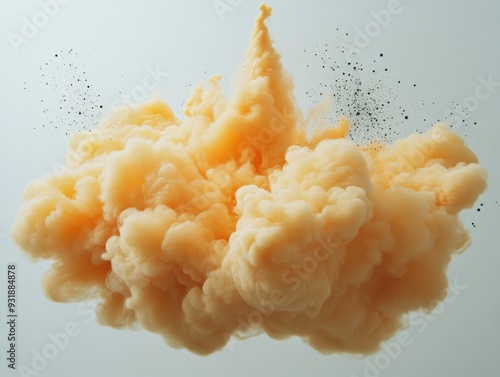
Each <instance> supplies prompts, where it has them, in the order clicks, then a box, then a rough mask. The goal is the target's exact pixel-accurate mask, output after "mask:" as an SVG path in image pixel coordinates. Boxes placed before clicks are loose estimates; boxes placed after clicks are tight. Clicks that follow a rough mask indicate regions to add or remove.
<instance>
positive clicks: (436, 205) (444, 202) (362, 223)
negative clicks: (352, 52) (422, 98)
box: [13, 5, 486, 354]
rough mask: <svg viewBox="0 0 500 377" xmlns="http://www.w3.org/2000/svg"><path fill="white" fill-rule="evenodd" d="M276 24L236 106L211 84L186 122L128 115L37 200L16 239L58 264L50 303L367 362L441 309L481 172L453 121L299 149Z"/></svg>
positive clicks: (191, 344) (191, 341) (40, 184)
mask: <svg viewBox="0 0 500 377" xmlns="http://www.w3.org/2000/svg"><path fill="white" fill-rule="evenodd" d="M270 12H271V8H270V7H267V6H264V5H262V6H261V8H260V15H259V16H258V18H257V20H256V23H255V27H254V31H253V35H252V38H251V43H250V46H249V49H248V53H247V62H246V66H245V70H244V72H243V74H242V75H243V77H242V79H241V82H240V84H239V86H238V88H237V92H236V94H235V95H234V97H233V98H230V99H225V98H223V96H222V94H221V91H220V89H219V86H218V84H217V82H218V80H219V78H218V77H214V78H212V79H210V80H209V82H208V83H207V84H206V85H205V86H202V87H200V88H199V89H197V90H196V91H195V92H194V94H193V96H192V98H191V99H190V100H189V101H188V102H187V105H186V109H185V116H184V119H183V120H179V119H178V118H176V117H175V116H174V114H173V112H172V110H171V109H170V108H169V107H168V106H167V105H166V104H165V103H163V102H153V103H150V104H146V105H143V106H140V107H138V108H131V109H125V110H124V112H122V113H119V114H115V115H114V116H113V118H112V119H111V121H109V122H106V124H103V125H102V126H101V127H100V128H99V129H98V130H96V131H93V132H91V133H88V134H78V135H75V136H74V137H73V138H72V140H71V150H72V152H71V153H70V156H71V158H70V156H68V166H69V168H68V169H66V170H65V171H64V172H62V173H61V174H59V175H53V176H49V177H46V178H42V179H40V180H37V181H35V182H32V183H31V184H30V185H29V186H28V188H27V190H26V193H25V202H24V204H23V206H22V208H21V209H20V211H19V215H18V218H17V221H16V223H15V225H14V228H13V236H14V238H15V240H16V241H17V243H18V244H19V245H20V246H21V247H22V249H24V250H25V251H26V252H28V253H29V254H30V255H31V256H32V257H33V258H34V259H52V260H53V261H54V263H53V265H52V268H51V269H50V271H49V272H48V273H47V275H46V277H45V279H44V281H43V285H44V289H45V292H46V293H47V295H48V297H49V298H51V299H52V300H55V301H60V302H72V301H76V300H87V299H98V300H99V301H100V305H99V306H98V308H97V311H98V313H97V314H98V318H99V320H100V322H101V323H102V324H105V325H109V326H113V327H117V328H120V327H127V326H133V325H137V324H138V325H140V326H141V327H143V328H145V329H147V330H149V331H152V332H155V333H158V334H160V335H162V336H163V337H164V338H165V340H166V342H167V343H168V344H169V345H171V346H172V347H175V348H182V347H184V348H187V349H189V350H191V351H193V352H196V353H199V354H208V353H211V352H214V351H215V350H217V349H220V348H221V347H223V346H224V345H225V344H226V343H227V342H228V340H229V339H230V338H231V337H232V336H236V337H245V336H250V335H253V334H255V333H256V331H257V332H260V331H264V332H265V333H267V334H268V335H269V336H271V337H273V338H276V339H282V338H286V337H289V336H300V337H303V338H304V339H305V340H306V341H307V342H309V344H310V345H311V346H312V347H314V348H316V349H317V350H318V351H321V352H325V353H329V352H354V353H365V354H366V353H370V352H374V351H375V350H376V349H377V348H378V347H379V345H380V343H381V342H382V341H384V340H386V339H388V338H390V337H391V336H392V335H394V334H395V332H396V331H397V330H398V329H399V328H400V327H401V326H402V322H403V321H402V319H403V317H404V315H405V314H406V313H408V312H410V311H412V310H419V309H431V308H432V306H433V305H435V304H436V302H437V301H436V300H439V299H442V297H441V294H442V292H443V290H444V289H446V286H447V277H446V269H447V266H448V263H449V262H450V259H451V256H452V255H453V254H455V253H457V252H458V251H461V250H463V249H464V248H465V247H466V246H467V245H468V242H469V236H468V233H467V231H466V230H465V229H464V228H463V226H462V224H461V222H460V220H459V219H458V217H457V216H458V214H459V212H460V211H461V210H462V209H464V208H470V207H471V206H472V205H473V203H474V201H475V200H476V199H477V197H478V195H480V194H481V193H482V192H483V191H484V190H485V188H486V172H485V170H484V169H483V168H481V167H480V166H479V165H478V161H477V158H476V156H475V155H474V154H473V153H472V152H471V151H470V150H468V149H467V147H466V146H465V145H464V141H463V140H462V139H461V137H460V136H458V135H457V134H455V133H453V132H451V131H449V130H448V129H447V127H446V126H445V125H436V126H434V127H432V128H431V129H430V130H429V131H428V132H426V133H425V134H423V135H412V136H410V137H408V138H406V139H404V140H400V141H398V142H396V143H395V144H394V145H390V146H384V145H377V144H371V145H368V146H357V145H355V144H354V143H352V142H351V141H349V140H348V139H347V133H348V128H349V125H348V122H347V120H345V119H344V120H340V121H339V124H337V125H336V126H335V127H333V126H332V127H329V128H326V129H325V130H323V131H318V132H316V134H314V135H313V136H312V137H309V136H308V135H306V132H305V128H306V127H305V125H304V121H303V120H302V119H303V118H302V117H301V115H300V112H299V110H298V109H297V108H296V105H295V100H294V96H293V92H292V90H293V85H292V80H291V78H290V76H288V75H287V74H286V73H285V72H284V71H283V69H282V66H281V63H280V55H279V54H278V53H277V52H276V51H275V50H274V49H273V46H272V42H271V39H270V36H269V33H268V29H267V27H266V26H265V24H264V21H265V20H266V18H268V16H269V15H270ZM75 155H76V156H78V157H79V158H74V156H75Z"/></svg>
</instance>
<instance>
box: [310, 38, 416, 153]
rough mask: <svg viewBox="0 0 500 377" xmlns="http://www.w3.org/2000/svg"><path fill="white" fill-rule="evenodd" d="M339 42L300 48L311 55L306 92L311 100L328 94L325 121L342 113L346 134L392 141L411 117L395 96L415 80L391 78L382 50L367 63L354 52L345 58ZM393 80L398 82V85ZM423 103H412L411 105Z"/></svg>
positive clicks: (362, 141)
mask: <svg viewBox="0 0 500 377" xmlns="http://www.w3.org/2000/svg"><path fill="white" fill-rule="evenodd" d="M339 45H340V44H336V45H335V46H334V47H333V48H331V47H329V45H328V44H325V45H323V46H319V45H317V46H316V48H315V49H314V50H313V51H308V50H304V53H306V54H307V55H308V56H309V57H311V56H312V60H311V61H310V62H309V64H307V65H306V68H307V69H308V71H309V72H308V75H309V76H311V77H312V80H311V82H312V83H314V86H313V87H311V88H309V89H308V90H307V91H306V95H307V96H308V97H309V98H310V99H311V100H312V101H313V102H315V103H319V102H321V101H322V100H324V98H326V97H327V96H330V97H331V98H332V100H333V104H332V110H331V112H330V113H329V114H328V121H329V122H331V123H335V122H336V120H337V118H338V117H339V116H346V117H347V118H348V119H349V120H350V122H351V131H350V137H351V138H352V139H353V140H354V141H355V142H357V143H359V144H366V143H369V142H371V141H374V140H377V141H379V142H382V143H391V142H393V141H394V140H396V139H397V138H399V137H401V133H400V130H401V126H403V125H405V122H409V121H410V120H411V117H410V115H409V112H408V110H407V109H406V108H405V107H404V106H403V105H402V103H401V101H399V100H398V99H399V96H407V91H408V90H409V89H411V88H415V87H416V86H417V84H415V83H411V84H410V83H407V84H405V85H402V82H401V80H396V79H394V77H392V75H391V74H390V73H389V69H388V68H387V67H385V66H384V59H385V54H384V53H382V52H381V53H378V54H377V55H376V56H375V57H374V58H373V59H372V63H371V64H369V65H367V64H366V63H362V62H360V61H357V60H356V59H355V56H352V57H350V59H347V58H346V56H345V54H344V52H345V51H343V50H342V48H341V47H339ZM396 83H397V84H401V85H400V86H399V88H396V85H395V84H396ZM424 105H425V103H424V102H422V103H416V104H415V107H419V106H424ZM418 121H419V122H425V121H426V119H418ZM417 131H418V130H417Z"/></svg>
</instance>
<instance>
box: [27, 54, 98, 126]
mask: <svg viewBox="0 0 500 377" xmlns="http://www.w3.org/2000/svg"><path fill="white" fill-rule="evenodd" d="M85 58H86V57H85V56H82V55H81V54H78V53H77V52H75V51H74V50H73V49H70V50H66V51H59V52H57V53H55V54H54V55H53V56H52V57H51V58H49V59H48V60H47V61H46V62H45V64H43V65H42V66H40V67H39V69H38V70H39V74H40V79H39V82H38V84H39V85H41V86H42V87H43V86H44V87H45V89H44V92H46V93H47V95H46V96H44V97H43V98H41V99H40V102H41V103H42V105H43V114H44V115H45V117H44V118H45V119H42V121H41V124H37V125H34V128H35V129H39V128H40V127H41V128H43V129H45V130H47V131H49V132H50V131H53V132H58V131H62V132H64V133H65V134H66V135H71V134H73V133H75V132H84V131H89V130H90V129H92V128H94V127H95V126H96V125H97V123H98V122H99V120H100V119H101V118H102V116H103V112H104V110H103V100H102V98H101V93H99V92H98V91H97V90H95V88H94V85H93V83H92V79H91V77H92V75H91V74H89V72H88V66H87V63H86V59H85ZM26 87H27V86H26V83H25V89H26Z"/></svg>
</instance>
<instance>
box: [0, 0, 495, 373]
mask: <svg viewBox="0 0 500 377" xmlns="http://www.w3.org/2000/svg"><path fill="white" fill-rule="evenodd" d="M224 2H225V3H228V1H226V0H224ZM232 3H233V4H237V3H238V1H233V2H232ZM259 3H260V2H259V1H254V0H245V1H242V2H240V3H239V4H237V5H235V6H234V9H233V10H232V11H231V12H227V13H225V14H224V19H223V20H222V21H221V19H220V18H219V17H218V15H217V13H216V11H215V10H214V7H213V3H212V1H211V0H210V1H201V0H197V1H194V0H193V1H181V0H176V1H172V0H170V1H160V0H156V1H154V0H147V1H123V0H122V1H118V0H108V1H98V0H86V1H82V0H72V1H70V2H69V3H68V4H66V5H64V6H61V8H60V10H59V13H58V14H57V15H56V16H55V17H54V18H52V19H51V20H50V21H49V23H48V25H47V26H46V27H44V28H43V29H41V30H40V32H39V33H38V34H37V35H36V36H35V37H34V38H33V39H32V40H31V41H30V42H29V43H28V44H27V45H25V46H21V48H20V51H19V53H17V54H16V53H14V51H13V49H12V48H11V46H10V44H9V41H8V38H7V34H8V33H9V32H16V33H19V31H20V28H21V25H22V17H25V16H26V17H31V16H32V15H33V14H34V12H36V11H37V10H39V5H38V3H37V2H36V1H32V0H29V1H23V2H18V1H14V0H1V1H0V4H1V12H0V51H1V52H0V54H1V55H0V56H1V59H0V83H1V84H0V106H1V107H0V125H1V126H0V127H1V128H0V130H1V131H0V132H1V136H0V157H1V161H2V164H1V165H0V174H1V176H2V177H3V178H2V181H1V182H2V183H1V186H0V192H1V195H0V211H1V213H2V216H1V218H0V233H2V234H3V235H6V234H7V233H8V232H9V229H10V227H11V225H12V223H13V221H14V218H15V213H16V210H17V208H18V207H19V205H20V204H21V193H22V190H23V189H24V187H25V185H26V184H27V182H29V181H30V180H32V179H34V178H37V177H40V176H42V175H45V174H49V173H51V172H52V166H53V163H54V162H58V161H59V162H60V161H62V158H63V156H64V153H65V150H66V144H67V136H66V134H65V130H68V129H69V130H73V129H74V128H72V127H70V126H68V125H64V124H60V125H59V127H58V129H55V128H54V125H55V124H57V123H58V121H59V122H61V120H65V119H68V117H67V116H65V115H64V114H60V113H58V104H59V102H57V99H54V91H53V90H52V89H51V88H52V87H44V86H43V84H39V83H38V82H39V80H40V69H39V68H40V67H41V66H43V65H44V64H45V63H46V62H49V61H51V59H52V57H53V56H54V54H56V53H58V52H59V51H61V50H63V51H68V50H69V49H71V48H73V49H74V50H75V51H76V52H78V56H79V57H78V60H77V61H75V64H79V65H80V67H83V66H85V67H87V71H86V74H85V77H86V78H88V79H89V80H90V81H91V82H92V84H93V88H94V89H95V90H96V91H97V92H101V93H102V96H103V97H102V98H103V103H104V105H105V109H104V110H103V111H105V110H109V106H110V104H111V103H112V102H113V101H114V100H116V99H117V96H118V93H119V92H120V91H122V92H124V93H128V92H130V90H131V89H132V88H133V87H134V86H135V85H137V84H139V83H140V81H141V80H142V78H143V77H144V75H145V68H146V67H147V66H152V67H154V66H155V65H160V66H161V67H162V68H163V69H164V70H166V71H168V72H169V73H170V76H169V78H167V79H165V80H164V81H163V82H162V83H161V85H160V86H159V87H158V90H157V91H155V93H154V95H158V96H161V97H163V98H165V99H166V100H167V102H169V103H171V104H172V106H173V107H174V110H175V111H176V113H177V114H178V116H181V115H182V113H181V111H180V105H181V104H182V103H183V102H184V101H185V99H186V97H187V96H188V95H189V93H190V91H191V85H193V84H197V83H198V82H200V81H202V80H203V79H206V78H207V77H208V76H209V75H210V74H219V73H220V74H222V75H223V76H224V80H225V81H224V84H225V85H226V84H228V83H229V82H230V81H231V79H232V78H233V77H234V75H235V72H236V69H237V67H238V66H239V65H240V64H241V62H242V54H243V52H244V49H245V47H246V45H247V41H248V39H249V35H250V31H251V28H252V27H253V19H254V18H255V16H256V15H257V7H258V4H259ZM269 3H270V4H271V5H273V6H274V14H273V17H272V20H271V23H270V29H271V32H272V35H273V37H274V39H275V41H276V46H277V48H278V49H279V51H280V52H281V53H282V55H283V60H284V63H285V65H286V67H287V69H288V70H289V71H290V72H291V73H292V74H293V76H294V78H295V83H296V92H297V96H298V99H299V103H300V104H301V105H302V106H303V108H304V109H308V108H309V107H310V106H311V104H312V102H313V101H312V100H311V99H310V98H309V97H308V96H306V95H305V94H304V93H305V91H306V90H308V89H310V87H311V85H315V80H318V77H319V75H313V76H311V75H310V74H308V73H309V72H311V71H310V70H306V69H305V67H306V64H308V63H311V62H315V61H314V60H313V57H312V56H309V55H308V54H304V53H303V50H304V49H307V50H311V51H312V50H313V49H314V47H315V46H316V45H317V44H323V43H328V44H329V46H333V45H334V44H335V41H336V40H337V39H335V36H338V35H339V33H338V32H337V31H336V28H337V27H338V28H340V29H341V30H345V31H348V32H352V31H353V30H354V28H355V27H356V26H358V27H361V28H363V27H364V25H366V23H367V22H368V21H370V20H371V19H372V16H371V15H370V11H373V10H380V9H383V8H386V7H387V3H388V2H387V1H378V0H377V1H370V2H368V1H365V2H363V1H356V2H354V1H347V0H345V1H340V0H337V1H326V0H324V1H285V0H281V1H272V0H271V1H269ZM401 4H402V5H403V7H404V11H403V12H402V13H400V14H398V15H397V16H396V17H394V18H393V20H392V21H391V23H390V24H389V25H388V26H387V27H386V28H384V29H383V30H382V31H381V33H380V35H378V36H377V37H375V38H373V40H372V41H371V43H370V45H369V46H368V47H367V48H366V49H363V50H362V51H361V52H360V54H359V56H358V59H359V60H360V61H365V62H366V63H367V64H368V63H369V62H370V60H371V57H372V56H374V55H376V54H377V53H378V51H382V52H384V53H385V55H386V60H385V63H386V65H387V66H388V67H389V68H390V72H391V73H392V74H393V75H394V76H395V77H397V78H401V79H402V80H406V81H407V82H416V83H418V86H417V88H415V90H411V91H410V92H409V93H411V97H410V98H408V96H407V95H405V94H404V93H403V94H402V95H401V96H399V97H398V98H399V101H401V103H402V104H403V105H405V104H408V103H412V102H419V101H420V99H425V102H426V104H428V106H426V107H425V108H424V109H422V110H421V111H423V112H425V113H426V114H425V115H426V116H427V117H428V119H432V120H436V119H437V118H438V117H439V116H440V115H441V114H442V113H443V111H444V110H446V109H447V108H449V107H450V104H451V102H452V101H457V102H461V101H463V99H464V98H466V97H467V96H469V95H471V94H473V93H474V89H475V87H476V86H477V85H478V77H480V76H482V77H485V78H486V77H488V75H490V74H491V75H493V78H495V79H496V80H499V81H500V64H499V63H500V59H499V57H500V52H499V51H500V50H499V49H498V40H497V39H498V36H499V35H500V23H499V20H498V15H499V11H500V5H498V2H496V1H494V0H488V1H486V0H483V1H480V2H478V1H464V0H461V1H456V0H454V1H452V0H446V1H445V0H442V1H431V0H426V1H413V2H412V1H409V0H406V1H405V0H402V1H401ZM348 41H349V39H348ZM67 61H68V60H67ZM51 67H53V65H52V66H49V67H47V68H45V72H50V70H51V69H53V68H51ZM205 72H206V73H205ZM67 79H68V78H67V77H65V76H64V73H61V76H60V77H59V78H57V79H56V80H61V83H63V82H65V81H67ZM323 80H326V81H327V80H328V78H324V79H323ZM25 81H26V83H27V84H26V85H27V86H28V88H27V89H26V90H25V89H24V86H25V85H24V82H25ZM388 85H389V86H390V88H389V89H391V90H401V86H397V85H394V84H393V83H392V82H391V83H388ZM41 98H46V99H47V101H46V102H45V103H42V102H41V101H40V99H41ZM118 98H119V97H118ZM499 99H500V93H499V91H496V92H494V93H493V94H492V95H491V97H490V99H488V100H486V101H483V102H481V103H480V106H479V108H478V109H477V110H476V111H474V113H473V114H471V117H470V120H471V123H472V121H476V122H477V123H478V124H477V126H476V127H471V126H468V127H467V129H466V130H465V129H464V130H463V132H464V133H466V134H467V136H468V139H467V140H468V143H469V145H470V146H471V148H472V149H473V150H474V151H475V152H477V154H478V156H479V158H480V160H481V162H482V164H483V165H484V166H485V167H486V168H487V169H488V171H489V174H490V180H489V190H488V192H487V193H486V194H485V195H484V196H483V197H482V198H481V199H480V202H482V203H484V207H483V208H482V211H481V213H477V212H476V210H475V208H474V209H472V210H469V211H466V212H465V213H463V219H464V223H465V225H466V226H467V227H468V228H470V229H471V234H472V237H473V245H472V247H471V248H470V249H469V250H468V251H467V252H466V253H465V254H463V255H460V256H457V257H456V258H455V259H454V260H453V262H452V264H451V267H450V270H449V276H450V277H451V278H455V277H456V278H458V279H459V281H460V282H461V283H462V284H463V285H466V286H467V288H466V289H465V290H464V291H463V292H462V294H461V295H460V296H459V297H458V298H457V299H456V300H455V301H454V302H453V303H450V304H448V305H446V306H445V310H444V312H443V313H442V314H440V315H439V316H437V317H436V319H435V321H433V322H428V326H427V328H426V329H425V331H422V332H419V331H418V329H415V328H410V329H409V330H408V331H409V332H410V334H411V338H412V344H411V345H410V346H409V347H407V348H404V349H403V352H402V354H401V355H400V356H399V357H398V358H396V359H395V360H393V361H391V363H390V365H389V367H388V368H387V369H386V370H384V371H382V372H381V375H382V376H387V377H391V376H393V377H395V376H405V377H411V376H426V377H437V376H456V377H458V376H463V377H469V376H485V377H491V376H496V375H498V356H499V351H500V330H499V326H498V318H500V304H499V303H498V286H499V283H500V274H498V266H499V262H500V257H499V253H498V252H499V250H498V249H499V247H498V245H499V244H500V236H499V235H500V232H499V230H500V229H499V225H498V224H499V221H500V216H499V214H500V207H499V204H496V202H497V201H499V199H500V198H499V195H498V192H499V190H500V187H499V184H500V182H499V175H498V158H499V157H498V142H499V134H500V131H499V128H498V119H499V115H500V114H499V106H498V101H499ZM74 101H76V100H74ZM432 102H434V104H432ZM47 104H48V105H47ZM47 106H52V107H51V111H49V112H48V113H43V110H44V109H46V108H47ZM48 120H51V121H53V122H54V123H53V126H52V129H42V128H41V127H40V124H41V123H47V121H48ZM62 123H64V122H62ZM428 126H430V124H428V125H427V124H412V123H411V122H409V123H408V128H403V129H401V131H400V132H401V134H402V135H407V134H409V133H410V132H411V131H412V130H413V129H415V128H419V129H425V128H427V127H428ZM472 221H474V222H475V223H476V225H477V227H476V228H472V227H471V222H472ZM1 241H2V243H1V244H0V248H1V252H0V276H2V277H1V278H0V281H1V283H0V315H1V316H2V319H1V320H2V322H3V321H4V319H3V318H4V314H3V313H4V312H5V301H6V300H5V280H6V279H4V278H3V276H4V274H6V272H5V271H6V266H7V264H8V263H9V262H16V263H17V264H18V273H19V288H18V291H19V312H20V317H19V326H18V331H19V333H20V341H19V348H18V366H19V365H20V364H24V365H26V366H30V365H31V359H32V357H33V355H32V351H33V350H39V351H40V350H41V348H42V347H43V346H44V345H46V344H47V343H48V342H49V338H48V334H49V333H56V332H59V331H61V330H62V329H63V328H64V326H65V325H66V324H67V323H69V322H75V323H76V324H77V325H78V326H79V328H80V329H81V333H80V334H79V335H78V336H76V337H75V338H72V339H71V341H70V343H69V345H68V346H67V348H66V349H64V350H63V351H61V352H60V354H59V355H58V357H57V358H55V359H54V360H53V361H50V362H49V365H48V366H47V367H46V368H45V369H44V370H43V371H41V372H40V374H39V375H41V376H57V377H59V376H74V377H76V376H127V377H128V376H137V375H148V376H160V375H169V376H195V375H207V376H235V375H237V376H255V375H263V376H304V375H311V376H345V377H350V376H351V375H357V376H363V375H364V368H365V365H366V364H365V362H364V361H362V360H358V359H356V358H354V357H352V356H343V355H330V356H324V355H321V354H318V353H317V352H316V351H314V350H313V349H311V348H310V347H309V346H307V345H305V344H303V342H302V341H301V340H300V339H292V340H288V341H281V342H276V341H272V340H270V339H268V338H267V337H265V336H262V337H258V338H254V339H251V340H249V341H246V342H244V343H236V344H233V345H232V346H233V349H232V350H230V349H225V350H223V351H221V352H218V353H216V354H214V355H212V356H209V357H205V358H200V357H198V356H195V355H192V354H190V353H189V352H187V351H176V350H172V349H170V348H169V347H167V346H166V345H165V344H164V343H163V341H162V339H161V338H160V337H158V336H156V335H153V334H150V333H147V332H145V331H140V332H131V331H115V330H112V329H109V328H105V327H101V326H99V325H97V324H96V323H95V321H94V320H90V321H89V323H87V322H86V320H87V319H89V318H91V317H88V315H87V311H86V308H82V307H78V305H77V304H75V305H61V304H55V303H52V302H49V301H47V299H46V298H45V297H44V295H43V293H42V290H41V288H40V284H39V282H40V280H41V277H42V274H43V272H44V271H45V270H46V268H47V266H48V263H47V262H42V263H37V264H33V263H30V262H29V260H28V259H27V258H26V257H25V256H24V255H22V254H21V253H19V251H18V249H17V248H16V247H15V246H14V244H13V243H12V241H11V240H10V239H9V238H8V237H3V238H2V239H1ZM6 345H7V341H6V334H5V328H4V326H2V330H1V334H0V350H2V355H3V354H4V352H3V350H4V348H6ZM375 357H376V356H374V357H372V358H369V359H368V360H371V361H374V360H375ZM0 375H2V376H11V375H12V376H13V375H16V373H10V370H8V369H7V367H6V366H5V359H4V357H3V356H2V358H1V359H0Z"/></svg>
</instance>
